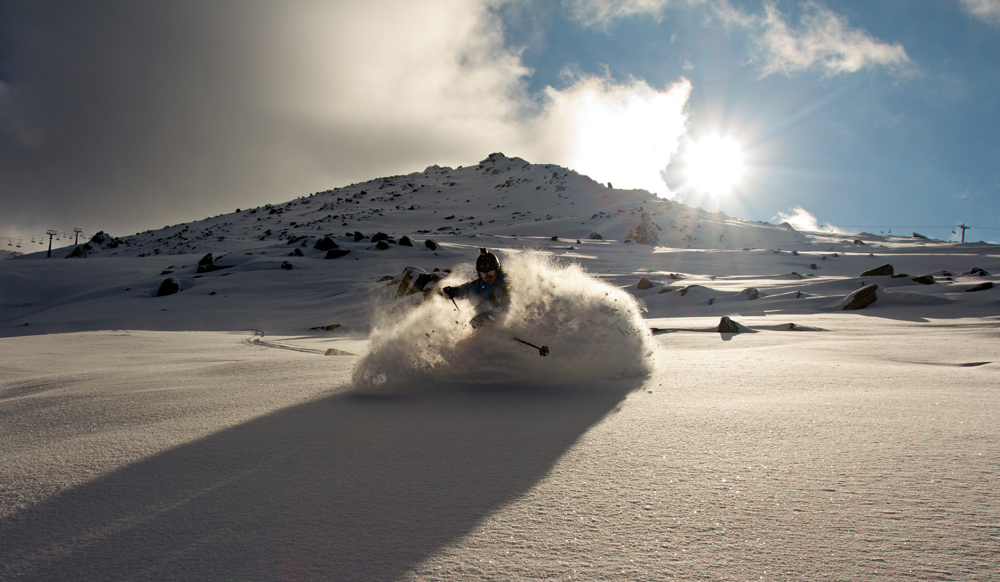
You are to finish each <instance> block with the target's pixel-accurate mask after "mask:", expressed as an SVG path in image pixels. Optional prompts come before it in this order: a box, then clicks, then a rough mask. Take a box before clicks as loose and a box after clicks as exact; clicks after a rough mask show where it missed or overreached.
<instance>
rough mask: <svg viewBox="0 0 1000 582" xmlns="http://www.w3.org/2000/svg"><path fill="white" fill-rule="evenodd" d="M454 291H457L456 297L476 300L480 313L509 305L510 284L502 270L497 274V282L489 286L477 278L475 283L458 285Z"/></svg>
mask: <svg viewBox="0 0 1000 582" xmlns="http://www.w3.org/2000/svg"><path fill="white" fill-rule="evenodd" d="M456 289H458V295H456V297H459V298H466V299H478V300H479V305H478V308H479V310H480V311H482V310H485V309H496V308H498V307H507V305H509V304H510V284H509V283H508V282H507V275H506V274H504V272H503V271H502V270H501V271H499V272H498V273H497V280H496V281H494V282H493V283H492V284H491V285H488V284H486V282H484V281H483V280H482V278H479V277H477V278H476V280H475V281H469V282H468V283H464V284H462V285H459V286H458V287H456Z"/></svg>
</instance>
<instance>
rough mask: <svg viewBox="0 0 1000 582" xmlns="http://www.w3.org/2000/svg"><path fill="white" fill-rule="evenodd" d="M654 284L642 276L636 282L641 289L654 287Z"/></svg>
mask: <svg viewBox="0 0 1000 582" xmlns="http://www.w3.org/2000/svg"><path fill="white" fill-rule="evenodd" d="M654 286H655V285H653V283H652V282H651V281H650V280H649V279H647V278H645V277H641V278H640V279H639V282H638V283H637V284H636V287H638V288H639V289H652V288H653V287H654Z"/></svg>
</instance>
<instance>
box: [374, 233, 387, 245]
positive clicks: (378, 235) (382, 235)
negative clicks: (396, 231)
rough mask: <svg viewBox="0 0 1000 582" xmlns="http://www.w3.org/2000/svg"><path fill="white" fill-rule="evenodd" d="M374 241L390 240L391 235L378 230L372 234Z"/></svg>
mask: <svg viewBox="0 0 1000 582" xmlns="http://www.w3.org/2000/svg"><path fill="white" fill-rule="evenodd" d="M371 240H372V242H373V243H377V242H380V241H384V240H389V235H387V234H386V233H384V232H378V233H375V234H373V235H372V239H371Z"/></svg>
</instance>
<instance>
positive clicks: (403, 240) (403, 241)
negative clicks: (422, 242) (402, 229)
mask: <svg viewBox="0 0 1000 582" xmlns="http://www.w3.org/2000/svg"><path fill="white" fill-rule="evenodd" d="M399 244H400V246H404V247H412V246H413V241H412V240H410V237H408V236H406V235H405V234H404V235H403V236H401V237H399Z"/></svg>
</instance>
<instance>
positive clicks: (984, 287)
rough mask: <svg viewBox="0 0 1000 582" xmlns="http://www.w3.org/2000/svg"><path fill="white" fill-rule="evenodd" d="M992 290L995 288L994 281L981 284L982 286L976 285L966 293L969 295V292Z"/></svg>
mask: <svg viewBox="0 0 1000 582" xmlns="http://www.w3.org/2000/svg"><path fill="white" fill-rule="evenodd" d="M992 288H993V282H992V281H987V282H985V283H980V284H978V285H976V286H975V287H972V288H971V289H966V290H965V292H966V293H969V292H972V291H986V290H987V289H992Z"/></svg>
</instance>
